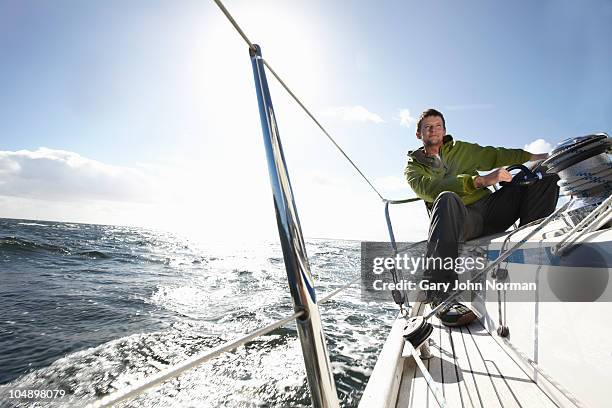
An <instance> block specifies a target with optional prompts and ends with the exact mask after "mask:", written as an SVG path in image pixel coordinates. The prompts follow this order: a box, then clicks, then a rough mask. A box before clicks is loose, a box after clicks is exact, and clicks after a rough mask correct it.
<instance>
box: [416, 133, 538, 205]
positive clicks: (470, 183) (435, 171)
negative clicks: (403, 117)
mask: <svg viewBox="0 0 612 408" xmlns="http://www.w3.org/2000/svg"><path fill="white" fill-rule="evenodd" d="M439 156H440V160H439V159H437V158H436V157H433V156H427V155H426V154H425V149H424V148H423V147H421V148H420V149H417V150H414V151H411V152H408V164H407V165H406V170H405V171H404V174H405V175H406V180H408V184H410V187H412V190H414V192H415V193H416V195H417V196H418V197H420V198H422V199H423V200H424V201H425V202H427V203H433V202H434V200H435V199H436V197H437V196H438V194H440V193H441V192H443V191H453V192H455V193H457V194H458V195H459V197H461V200H462V201H463V203H464V204H465V205H470V204H473V203H475V202H476V201H478V200H480V199H481V198H483V197H485V196H486V195H488V194H491V191H489V189H488V188H476V187H475V186H474V179H475V178H476V177H477V176H478V172H477V170H481V171H487V170H492V169H494V168H497V167H502V166H508V165H511V164H517V163H524V162H526V161H529V159H530V158H531V154H530V153H529V152H526V151H524V150H522V149H504V148H502V147H491V146H486V147H482V146H479V145H477V144H475V143H467V142H461V141H458V140H453V138H452V136H450V135H446V136H444V143H443V144H442V147H441V148H440V154H439Z"/></svg>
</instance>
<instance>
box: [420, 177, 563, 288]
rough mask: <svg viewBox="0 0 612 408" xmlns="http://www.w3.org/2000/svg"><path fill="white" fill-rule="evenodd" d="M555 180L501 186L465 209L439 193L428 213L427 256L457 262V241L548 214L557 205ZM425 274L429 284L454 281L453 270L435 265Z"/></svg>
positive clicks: (452, 195)
mask: <svg viewBox="0 0 612 408" xmlns="http://www.w3.org/2000/svg"><path fill="white" fill-rule="evenodd" d="M558 180H559V178H558V177H557V176H556V175H548V176H546V177H544V178H543V179H542V180H539V181H537V182H535V183H534V184H532V185H529V186H511V185H509V186H504V187H502V188H501V189H499V190H497V191H496V192H495V193H493V194H490V195H488V196H486V197H484V198H482V199H480V200H479V201H477V202H475V203H474V204H471V205H468V206H466V205H464V204H463V202H462V201H461V199H460V198H459V196H458V195H457V194H456V193H453V192H450V191H445V192H443V193H441V194H440V195H439V196H438V197H437V198H436V201H434V203H433V207H432V211H431V216H430V221H431V222H430V226H429V237H428V240H427V254H426V256H427V257H435V258H442V259H448V258H449V257H450V258H452V259H456V258H457V257H458V256H459V243H460V242H465V241H467V240H470V239H473V238H477V237H480V236H483V235H490V234H495V233H498V232H503V231H505V230H506V229H508V228H509V227H510V226H511V225H512V224H513V223H514V222H516V220H518V219H520V220H521V222H520V225H521V226H523V225H525V224H527V223H529V222H531V221H534V220H537V219H540V218H543V217H546V216H548V215H550V214H551V213H552V212H553V211H554V210H555V207H556V205H557V199H558V196H559V187H557V181H558ZM425 275H426V276H427V277H428V279H429V280H430V281H431V282H445V283H447V282H454V281H455V280H456V279H457V274H456V272H455V271H454V270H453V269H452V268H449V269H444V268H439V267H438V266H435V267H432V268H430V269H428V270H426V271H425ZM451 287H452V285H451Z"/></svg>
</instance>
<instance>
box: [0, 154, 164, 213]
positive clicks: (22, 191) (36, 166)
mask: <svg viewBox="0 0 612 408" xmlns="http://www.w3.org/2000/svg"><path fill="white" fill-rule="evenodd" d="M155 190H156V189H155V179H154V178H153V177H151V176H150V175H147V174H146V173H145V172H143V171H141V170H138V169H132V168H127V167H119V166H111V165H108V164H104V163H101V162H99V161H95V160H91V159H88V158H85V157H82V156H80V155H79V154H77V153H73V152H68V151H64V150H53V149H48V148H46V147H41V148H39V149H38V150H35V151H30V150H19V151H16V152H11V151H0V195H5V196H12V197H24V198H34V199H43V200H58V201H74V200H88V199H90V200H91V199H96V200H108V201H120V202H150V201H151V200H152V199H153V197H154V195H155V194H154V193H155Z"/></svg>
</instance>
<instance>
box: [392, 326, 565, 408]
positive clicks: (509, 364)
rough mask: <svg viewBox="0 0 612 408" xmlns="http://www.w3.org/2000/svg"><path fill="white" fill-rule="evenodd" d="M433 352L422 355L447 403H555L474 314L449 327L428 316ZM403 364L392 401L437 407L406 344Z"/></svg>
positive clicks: (488, 407)
mask: <svg viewBox="0 0 612 408" xmlns="http://www.w3.org/2000/svg"><path fill="white" fill-rule="evenodd" d="M431 323H432V324H433V326H434V331H433V333H432V335H431V337H430V340H429V349H430V352H431V354H432V357H431V358H430V359H428V360H423V363H424V364H425V367H427V369H428V371H429V373H430V374H431V376H432V378H433V380H434V381H435V383H436V385H437V387H438V388H439V390H440V391H441V393H442V394H443V395H444V398H445V400H446V403H447V406H448V407H463V408H467V407H469V408H472V407H474V408H477V407H478V408H479V407H483V408H493V407H504V408H505V407H537V408H544V407H557V406H559V405H557V404H556V403H555V402H553V401H552V400H551V399H550V398H549V397H548V396H547V395H546V394H545V393H544V392H542V390H541V389H540V388H539V387H538V386H537V385H536V383H535V382H533V380H532V379H531V378H530V377H529V376H528V375H527V374H526V373H525V371H524V370H523V368H521V366H519V365H518V364H517V363H516V362H515V361H514V360H513V359H512V358H511V357H510V356H509V355H508V354H507V353H506V351H505V350H504V348H502V347H501V346H500V345H499V344H498V343H497V342H496V341H495V340H494V339H493V338H492V337H491V335H490V334H489V333H488V332H487V331H486V330H485V329H484V327H483V326H482V325H481V324H480V322H479V321H478V320H476V321H475V322H474V323H472V324H471V325H469V326H467V327H461V328H452V329H451V328H448V327H445V326H443V325H441V324H440V323H439V322H438V321H437V319H435V318H432V319H431ZM402 357H404V358H402V360H403V370H402V378H401V383H400V387H399V395H398V399H397V402H396V407H398V408H399V407H402V408H403V407H415V408H427V407H439V404H438V403H437V402H436V399H435V398H434V395H433V393H432V391H431V390H430V389H429V387H428V385H427V382H426V381H425V378H424V377H423V375H422V374H421V370H419V368H418V367H417V365H416V363H415V361H414V359H413V358H412V356H411V354H410V351H409V346H407V345H405V346H404V350H403V353H402Z"/></svg>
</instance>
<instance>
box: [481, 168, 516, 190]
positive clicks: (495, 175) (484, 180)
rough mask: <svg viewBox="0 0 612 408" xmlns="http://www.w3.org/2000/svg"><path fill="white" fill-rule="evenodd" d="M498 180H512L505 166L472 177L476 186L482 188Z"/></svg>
mask: <svg viewBox="0 0 612 408" xmlns="http://www.w3.org/2000/svg"><path fill="white" fill-rule="evenodd" d="M500 181H512V174H510V172H509V171H508V170H506V169H505V168H503V167H502V168H500V169H497V170H495V171H493V172H491V173H489V174H487V175H486V176H478V177H476V178H475V179H474V186H475V187H476V188H483V187H488V186H492V185H493V184H497V183H499V182H500Z"/></svg>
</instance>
